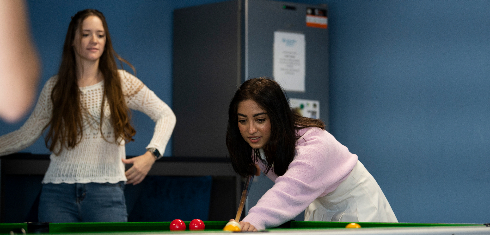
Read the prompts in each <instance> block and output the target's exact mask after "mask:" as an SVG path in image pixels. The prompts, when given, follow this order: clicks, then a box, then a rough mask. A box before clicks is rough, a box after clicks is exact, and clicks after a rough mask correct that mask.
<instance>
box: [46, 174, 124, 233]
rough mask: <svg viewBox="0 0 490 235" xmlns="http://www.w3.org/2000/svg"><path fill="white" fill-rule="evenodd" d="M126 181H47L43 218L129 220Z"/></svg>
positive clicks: (64, 221)
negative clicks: (74, 182) (73, 182)
mask: <svg viewBox="0 0 490 235" xmlns="http://www.w3.org/2000/svg"><path fill="white" fill-rule="evenodd" d="M124 186H125V183H124V182H119V183H117V184H110V183H87V184H65V183H62V184H43V188H42V191H41V197H40V199H39V215H38V216H39V222H52V223H70V222H127V221H128V212H127V210H126V201H125V198H124Z"/></svg>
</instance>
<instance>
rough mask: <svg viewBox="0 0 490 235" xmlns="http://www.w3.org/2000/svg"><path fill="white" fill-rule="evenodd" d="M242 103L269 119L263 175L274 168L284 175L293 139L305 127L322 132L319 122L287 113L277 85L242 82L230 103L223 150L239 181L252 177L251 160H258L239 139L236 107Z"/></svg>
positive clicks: (256, 80)
mask: <svg viewBox="0 0 490 235" xmlns="http://www.w3.org/2000/svg"><path fill="white" fill-rule="evenodd" d="M245 100H253V101H255V102H256V103H257V104H258V105H259V106H260V107H261V108H262V109H263V110H265V111H266V112H267V115H268V116H269V118H270V122H271V136H270V139H269V142H268V143H267V144H266V145H265V146H264V148H263V149H264V152H265V156H266V160H267V168H266V169H265V172H268V171H269V170H271V169H272V166H273V165H274V169H273V170H274V173H276V174H277V175H284V173H286V170H287V169H288V166H289V164H290V163H291V162H292V161H293V159H294V155H295V146H296V141H297V140H298V139H299V138H300V136H297V135H296V131H297V130H299V129H303V128H306V127H318V128H321V129H325V124H324V123H323V122H322V121H321V120H319V119H313V118H307V117H303V116H300V115H298V114H297V113H296V112H294V111H293V110H291V108H290V106H289V102H288V98H287V96H286V93H285V92H284V91H283V89H282V88H281V86H280V85H279V84H278V83H277V82H275V81H273V80H272V79H270V78H266V77H261V78H253V79H250V80H247V81H245V82H244V83H243V84H242V85H241V86H240V88H239V89H238V90H237V91H236V92H235V96H234V97H233V99H232V100H231V103H230V106H229V109H228V128H227V132H226V146H227V148H228V153H229V154H230V158H231V163H232V165H233V169H234V170H235V171H236V172H237V173H238V174H240V175H241V176H243V177H246V176H248V175H253V174H254V170H255V167H254V160H256V159H257V158H258V157H259V156H260V154H259V151H258V149H252V147H250V145H249V144H248V143H247V142H246V141H245V140H244V139H243V137H242V136H241V134H240V130H239V128H238V114H237V113H238V104H239V103H240V102H242V101H245ZM252 152H253V158H251V156H252Z"/></svg>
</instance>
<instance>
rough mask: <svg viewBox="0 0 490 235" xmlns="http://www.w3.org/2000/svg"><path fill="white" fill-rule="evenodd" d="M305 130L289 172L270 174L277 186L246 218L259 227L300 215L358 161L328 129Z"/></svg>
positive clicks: (331, 189)
mask: <svg viewBox="0 0 490 235" xmlns="http://www.w3.org/2000/svg"><path fill="white" fill-rule="evenodd" d="M301 133H304V135H302V137H301V138H300V139H299V140H298V141H297V143H296V156H295V158H294V160H293V161H292V162H291V164H289V167H288V170H287V171H286V173H285V174H284V175H282V176H279V177H277V178H276V176H275V175H274V174H273V173H272V172H269V173H268V174H267V175H268V177H269V178H271V179H272V180H273V181H274V182H275V184H274V186H273V187H272V188H271V189H269V190H268V191H267V192H266V193H265V194H264V195H263V196H262V198H261V199H260V200H259V201H258V202H257V205H255V206H254V207H252V208H251V209H250V211H249V213H248V215H247V216H246V217H245V218H244V219H243V221H244V222H249V223H251V224H252V225H254V226H255V227H256V228H257V229H258V230H263V229H265V228H269V227H275V226H279V225H281V224H283V223H285V222H287V221H289V220H291V219H293V218H294V217H296V216H297V215H298V214H299V213H301V212H302V211H303V210H305V209H306V207H308V205H309V204H310V203H311V202H313V200H315V199H316V198H318V197H320V196H324V195H326V194H328V193H330V192H332V191H334V190H335V189H336V188H337V186H338V185H339V184H340V183H341V182H342V181H343V180H344V179H345V178H346V177H347V176H348V175H349V173H350V172H351V170H352V169H353V168H354V166H355V164H356V163H357V155H355V154H352V153H350V152H349V150H348V149H347V147H345V146H343V145H342V144H340V143H339V142H338V141H337V140H336V139H335V138H334V137H333V136H332V135H331V134H330V133H328V132H327V131H324V130H321V129H319V128H305V129H303V130H302V131H300V134H301ZM259 165H260V164H259ZM262 166H263V165H261V167H262ZM262 169H263V168H262ZM252 187H253V185H252Z"/></svg>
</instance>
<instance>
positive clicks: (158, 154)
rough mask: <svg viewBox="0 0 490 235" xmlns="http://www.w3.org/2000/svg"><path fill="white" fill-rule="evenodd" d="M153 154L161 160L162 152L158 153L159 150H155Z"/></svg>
mask: <svg viewBox="0 0 490 235" xmlns="http://www.w3.org/2000/svg"><path fill="white" fill-rule="evenodd" d="M153 154H154V155H155V156H156V157H157V158H159V157H160V156H161V154H160V152H159V151H158V149H155V151H154V152H153Z"/></svg>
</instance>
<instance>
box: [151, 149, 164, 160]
mask: <svg viewBox="0 0 490 235" xmlns="http://www.w3.org/2000/svg"><path fill="white" fill-rule="evenodd" d="M148 151H149V152H150V153H151V154H153V157H155V160H158V159H160V158H161V157H162V154H160V151H158V149H156V148H148Z"/></svg>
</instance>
